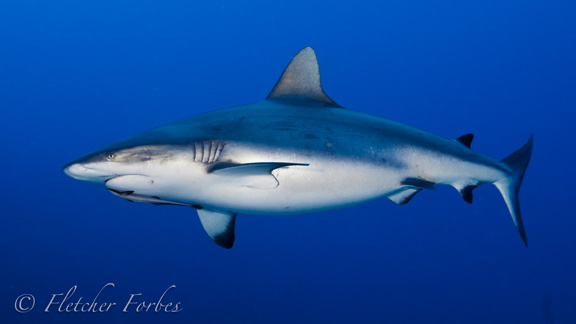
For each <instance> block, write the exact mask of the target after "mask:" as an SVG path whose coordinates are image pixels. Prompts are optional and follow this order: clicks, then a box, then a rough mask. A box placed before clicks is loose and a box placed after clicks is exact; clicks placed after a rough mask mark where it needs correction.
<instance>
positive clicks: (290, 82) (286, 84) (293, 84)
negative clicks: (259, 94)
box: [266, 47, 342, 108]
mask: <svg viewBox="0 0 576 324" xmlns="http://www.w3.org/2000/svg"><path fill="white" fill-rule="evenodd" d="M266 99H274V100H282V101H285V102H288V103H295V104H299V105H302V104H304V105H310V106H320V107H335V108H342V107H341V106H340V105H338V104H337V103H335V102H334V100H332V99H330V97H328V96H327V95H326V94H325V93H324V90H322V84H321V83H320V69H319V68H318V60H317V59H316V54H315V53H314V50H313V49H312V48H311V47H306V48H304V49H303V50H301V51H300V52H299V53H298V54H296V56H294V58H293V59H292V61H290V64H288V66H287V67H286V69H285V70H284V72H283V73H282V76H281V77H280V79H279V80H278V82H276V85H275V86H274V89H272V91H271V92H270V94H268V97H266Z"/></svg>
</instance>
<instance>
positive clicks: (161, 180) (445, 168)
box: [63, 47, 533, 248]
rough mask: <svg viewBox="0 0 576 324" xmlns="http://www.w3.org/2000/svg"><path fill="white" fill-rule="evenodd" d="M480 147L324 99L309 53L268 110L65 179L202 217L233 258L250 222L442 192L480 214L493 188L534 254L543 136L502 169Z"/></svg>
mask: <svg viewBox="0 0 576 324" xmlns="http://www.w3.org/2000/svg"><path fill="white" fill-rule="evenodd" d="M473 137H474V136H473V135H472V134H465V135H463V136H460V137H458V138H456V139H449V138H444V137H440V136H438V135H435V134H432V133H430V132H427V131H424V130H421V129H419V128H415V127H412V126H409V125H406V124H403V123H400V122H397V121H393V120H389V119H385V118H382V117H378V116H374V115H370V114H366V113H362V112H357V111H353V110H349V109H345V108H344V107H342V106H340V105H339V104H337V103H336V102H335V101H334V100H332V99H331V98H330V97H328V96H327V95H326V93H325V92H324V90H323V88H322V85H321V82H320V70H319V66H318V60H317V58H316V54H315V52H314V50H313V49H312V48H310V47H306V48H304V49H302V50H301V51H300V52H299V53H298V54H297V55H296V56H295V57H294V58H293V59H292V61H291V62H290V63H289V64H288V66H287V67H286V69H285V70H284V72H283V73H282V75H281V77H280V79H279V80H278V81H277V83H276V84H275V86H274V87H273V89H272V91H271V92H270V93H269V94H268V96H267V97H266V98H265V99H264V100H262V101H259V102H256V103H252V104H247V105H241V106H235V107H231V108H224V109H219V110H215V111H210V112H206V113H203V114H199V115H196V116H192V117H189V118H186V119H183V120H180V121H176V122H172V123H169V124H166V125H163V126H159V127H156V128H153V129H150V130H147V131H144V132H142V133H139V134H136V135H134V136H131V137H128V138H126V139H123V140H120V141H118V142H115V143H112V144H110V145H108V146H106V147H104V148H102V149H99V150H96V151H94V152H92V153H90V154H88V155H86V156H83V157H81V158H79V159H77V160H75V161H72V162H70V163H68V164H66V165H65V166H64V167H63V171H64V173H65V174H66V175H68V176H70V177H72V178H74V179H77V180H82V181H87V182H91V183H96V184H101V185H104V186H105V187H106V188H107V189H108V190H109V191H110V192H111V193H112V194H113V195H115V196H117V197H120V198H122V199H125V200H129V201H134V202H144V203H151V204H155V205H176V206H187V207H191V208H194V209H195V210H196V211H197V213H198V216H199V218H200V222H201V224H202V226H203V227H204V230H205V231H206V233H207V234H208V236H209V237H210V238H211V239H212V240H213V241H214V242H215V243H216V244H218V245H220V246H222V247H224V248H231V247H232V246H233V244H234V240H235V223H236V216H237V214H239V213H240V214H253V215H294V214H303V213H313V212H319V211H325V210H331V209H337V208H344V207H349V206H353V205H358V204H362V203H366V202H369V201H373V200H375V199H379V198H383V197H386V198H388V199H389V200H391V201H393V202H394V203H396V204H406V203H408V202H409V201H410V200H411V199H412V198H413V197H414V196H415V195H416V194H417V193H419V192H420V191H423V190H433V189H435V188H436V186H437V185H449V186H452V187H454V188H456V190H458V192H459V193H460V195H461V197H462V198H463V199H464V200H465V201H466V202H468V203H472V191H473V190H474V188H476V187H478V186H479V185H481V184H485V183H490V184H493V185H494V186H495V187H496V188H497V189H498V190H499V191H500V193H501V195H502V196H503V198H504V200H505V202H506V205H507V207H508V210H509V213H510V215H511V217H512V220H513V221H514V224H515V225H516V227H517V229H518V231H519V233H520V236H521V238H522V240H523V242H524V244H525V245H527V239H526V232H525V229H524V225H523V222H522V217H521V213H520V204H519V199H518V193H519V190H520V186H521V184H522V179H523V177H524V174H525V171H526V168H527V166H528V163H529V161H530V156H531V154H532V146H533V137H532V136H530V138H529V140H528V141H527V142H526V144H524V145H523V146H522V147H521V148H520V149H518V150H517V151H515V152H514V153H512V154H511V155H509V156H508V157H506V158H505V159H503V160H501V161H497V160H494V159H492V158H490V157H487V156H485V155H482V154H480V153H477V152H475V151H473V150H472V149H471V143H472V139H473Z"/></svg>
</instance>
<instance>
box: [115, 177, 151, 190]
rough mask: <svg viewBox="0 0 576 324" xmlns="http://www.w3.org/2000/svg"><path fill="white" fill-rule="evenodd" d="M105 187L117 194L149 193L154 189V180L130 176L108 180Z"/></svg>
mask: <svg viewBox="0 0 576 324" xmlns="http://www.w3.org/2000/svg"><path fill="white" fill-rule="evenodd" d="M104 185H105V186H106V188H108V189H112V190H115V191H116V192H128V191H132V192H134V191H140V192H149V191H151V190H152V189H154V180H153V179H152V178H150V177H147V176H143V175H138V174H129V175H120V176H116V177H113V178H110V179H108V180H106V182H105V183H104Z"/></svg>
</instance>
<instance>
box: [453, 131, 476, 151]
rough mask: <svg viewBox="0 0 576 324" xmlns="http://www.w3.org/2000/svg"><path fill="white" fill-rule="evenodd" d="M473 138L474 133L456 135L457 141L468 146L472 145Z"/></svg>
mask: <svg viewBox="0 0 576 324" xmlns="http://www.w3.org/2000/svg"><path fill="white" fill-rule="evenodd" d="M473 139H474V134H471V133H470V134H465V135H462V136H460V137H458V138H457V139H456V140H457V141H458V142H460V143H461V144H463V145H464V146H466V147H468V148H470V146H471V145H472V140H473Z"/></svg>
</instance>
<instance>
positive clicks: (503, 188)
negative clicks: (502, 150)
mask: <svg viewBox="0 0 576 324" xmlns="http://www.w3.org/2000/svg"><path fill="white" fill-rule="evenodd" d="M532 143H533V138H532V136H530V139H529V140H528V142H526V144H524V146H522V147H521V148H520V149H519V150H518V151H516V152H514V153H512V154H510V155H509V156H508V157H507V158H505V159H504V160H502V162H501V163H502V164H503V165H504V166H506V167H507V168H508V169H509V170H510V176H509V177H508V178H505V179H502V180H499V181H497V182H495V183H494V185H495V186H496V187H497V188H498V190H500V193H501V194H502V197H504V201H506V205H508V210H509V211H510V215H511V216H512V220H513V221H514V224H515V225H516V228H518V232H520V236H521V237H522V241H524V244H525V245H526V246H528V241H527V239H526V231H525V230H524V224H523V223H522V215H521V213H520V202H519V200H518V193H519V192H520V186H521V185H522V179H523V178H524V174H525V173H526V168H527V167H528V163H529V162H530V157H531V156H532Z"/></svg>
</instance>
